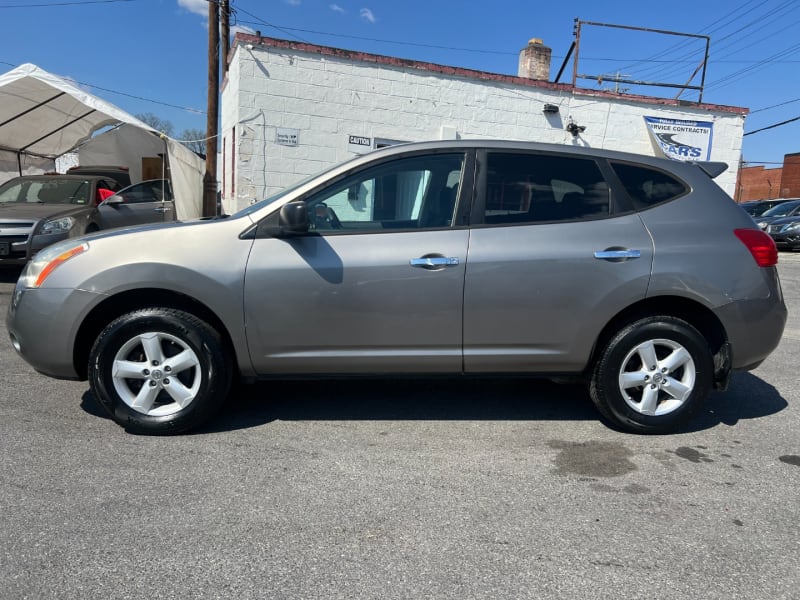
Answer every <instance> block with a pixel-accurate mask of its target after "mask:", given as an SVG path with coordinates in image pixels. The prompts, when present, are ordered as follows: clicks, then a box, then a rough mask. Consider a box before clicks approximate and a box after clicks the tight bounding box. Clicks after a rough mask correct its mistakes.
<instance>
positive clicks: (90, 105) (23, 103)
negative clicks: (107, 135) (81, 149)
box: [0, 63, 154, 158]
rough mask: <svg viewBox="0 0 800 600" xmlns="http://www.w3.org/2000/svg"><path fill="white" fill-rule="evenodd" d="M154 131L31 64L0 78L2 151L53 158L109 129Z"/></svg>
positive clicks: (0, 141)
mask: <svg viewBox="0 0 800 600" xmlns="http://www.w3.org/2000/svg"><path fill="white" fill-rule="evenodd" d="M116 123H130V124H132V125H135V126H136V127H140V128H142V129H147V130H149V131H154V130H153V128H152V127H150V126H149V125H147V124H145V123H142V122H141V121H140V120H139V119H137V118H135V117H133V116H131V115H129V114H128V113H126V112H125V111H123V110H121V109H119V108H117V107H116V106H114V105H113V104H109V103H108V102H106V101H105V100H102V99H100V98H98V97H97V96H93V95H92V94H89V93H88V92H86V91H84V90H82V89H80V88H79V87H77V86H76V85H74V84H72V83H71V82H69V81H67V80H65V79H63V78H61V77H58V76H56V75H52V74H50V73H48V72H47V71H44V70H42V69H40V68H39V67H37V66H36V65H33V64H30V63H28V64H24V65H20V66H19V67H17V68H16V69H13V70H11V71H9V72H8V73H4V74H2V75H0V149H2V150H9V151H12V152H15V153H17V152H19V153H26V154H31V155H33V156H41V157H45V158H55V157H57V156H61V155H62V154H64V153H65V152H67V151H68V150H71V149H72V148H73V147H75V146H76V145H77V144H78V143H80V142H81V141H83V140H86V139H88V138H89V137H90V136H91V135H92V133H93V132H95V131H97V130H98V129H100V128H102V127H104V126H106V125H114V124H116Z"/></svg>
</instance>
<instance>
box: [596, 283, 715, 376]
mask: <svg viewBox="0 0 800 600" xmlns="http://www.w3.org/2000/svg"><path fill="white" fill-rule="evenodd" d="M657 315H665V316H670V317H676V318H678V319H682V320H683V321H686V322H687V323H689V324H690V325H691V326H692V327H694V328H695V329H697V331H699V332H700V335H702V336H703V337H704V338H705V339H706V341H707V342H708V345H709V348H710V349H711V354H712V356H713V355H717V354H719V353H720V351H721V350H722V349H723V346H725V343H726V342H727V341H728V336H727V333H726V331H725V327H724V326H723V325H722V322H721V321H720V320H719V318H718V317H717V315H715V314H714V312H713V311H712V310H711V309H709V308H707V307H706V306H704V305H702V304H700V303H699V302H697V301H695V300H691V299H689V298H684V297H681V296H657V297H654V298H646V299H644V300H641V301H640V302H637V303H636V304H632V305H631V306H628V307H627V308H625V309H623V310H622V311H620V312H619V313H617V314H616V315H615V316H614V317H613V318H612V319H611V320H610V321H609V322H608V323H607V324H606V326H605V327H604V328H603V329H602V331H601V332H600V335H598V336H597V341H596V342H595V345H594V348H593V349H592V354H591V357H590V359H589V363H588V365H587V375H588V373H590V372H591V370H592V369H593V368H594V365H595V364H596V363H597V360H598V359H599V357H600V353H601V352H602V351H603V349H604V348H605V347H606V345H607V344H608V342H609V341H610V340H611V338H612V337H613V336H614V335H615V334H616V333H617V332H618V331H619V330H620V329H622V328H623V327H625V326H627V325H630V324H631V323H633V322H635V321H638V320H640V319H643V318H646V317H653V316H657Z"/></svg>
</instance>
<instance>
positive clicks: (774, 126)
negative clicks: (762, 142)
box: [744, 117, 800, 135]
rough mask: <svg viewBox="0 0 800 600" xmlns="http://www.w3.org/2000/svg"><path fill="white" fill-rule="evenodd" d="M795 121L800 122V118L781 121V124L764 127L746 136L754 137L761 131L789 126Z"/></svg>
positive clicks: (749, 132)
mask: <svg viewBox="0 0 800 600" xmlns="http://www.w3.org/2000/svg"><path fill="white" fill-rule="evenodd" d="M795 121H800V117H795V118H793V119H787V120H786V121H781V122H780V123H775V124H773V125H767V126H766V127H762V128H761V129H756V130H755V131H748V132H747V133H745V134H744V135H753V134H754V133H759V132H761V131H766V130H767V129H775V128H776V127H781V126H783V125H788V124H789V123H794V122H795Z"/></svg>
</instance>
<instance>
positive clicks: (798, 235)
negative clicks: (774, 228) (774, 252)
mask: <svg viewBox="0 0 800 600" xmlns="http://www.w3.org/2000/svg"><path fill="white" fill-rule="evenodd" d="M770 236H771V237H772V240H773V241H774V242H775V245H776V246H777V247H778V248H779V249H780V250H794V249H796V248H800V232H794V233H771V234H770Z"/></svg>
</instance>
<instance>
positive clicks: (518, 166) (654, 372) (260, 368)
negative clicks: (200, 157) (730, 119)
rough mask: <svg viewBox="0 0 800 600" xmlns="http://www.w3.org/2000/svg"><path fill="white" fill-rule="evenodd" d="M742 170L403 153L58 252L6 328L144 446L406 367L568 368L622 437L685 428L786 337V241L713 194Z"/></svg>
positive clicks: (30, 271) (31, 270)
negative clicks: (259, 399) (241, 402)
mask: <svg viewBox="0 0 800 600" xmlns="http://www.w3.org/2000/svg"><path fill="white" fill-rule="evenodd" d="M726 168H727V166H726V165H725V164H723V163H682V162H677V161H669V160H666V159H658V158H653V157H644V156H637V155H633V154H625V153H618V152H612V151H605V150H595V149H588V148H578V147H568V146H561V145H547V144H534V143H523V142H489V141H455V142H454V141H449V142H427V143H418V144H406V145H398V146H394V147H390V148H385V149H382V150H378V151H376V152H374V153H371V154H368V155H365V156H361V157H357V158H354V159H352V160H351V161H349V162H347V163H344V164H342V165H339V166H336V167H334V168H332V169H331V170H329V171H327V172H326V173H324V174H322V175H319V176H317V177H313V178H310V179H308V180H305V181H303V182H301V183H299V184H297V185H295V186H294V187H292V188H290V189H288V190H285V191H284V192H282V193H280V194H278V195H276V196H273V197H271V198H268V199H266V200H264V201H262V202H260V203H256V204H254V205H253V206H251V207H248V208H246V209H244V210H242V211H240V212H238V213H236V214H234V215H232V216H230V217H227V218H220V219H211V220H198V221H194V222H183V223H177V224H170V225H149V226H145V227H141V228H136V229H130V230H114V231H109V232H102V233H99V234H95V235H91V236H88V237H84V238H79V239H75V240H69V241H66V242H62V243H59V244H57V245H55V246H52V247H50V248H47V249H45V250H44V251H42V252H40V253H39V254H38V255H37V256H36V258H35V259H34V260H33V261H31V262H30V263H29V264H28V266H27V267H26V269H25V270H24V272H23V273H22V275H21V276H20V279H19V281H18V283H17V285H16V287H15V290H14V295H13V298H12V301H11V303H10V307H9V311H8V315H7V319H6V324H7V327H8V331H9V333H10V335H11V340H12V343H13V346H14V348H15V349H16V351H17V352H19V353H20V355H21V356H22V357H23V358H24V359H25V360H27V361H28V362H29V363H30V364H31V365H33V367H34V368H35V369H36V370H38V371H40V372H42V373H45V374H47V375H50V376H52V377H58V378H72V379H74V378H77V379H87V378H88V380H89V383H90V387H91V390H92V393H93V395H94V397H95V398H96V399H97V401H98V402H99V403H100V404H101V405H102V406H103V407H105V409H107V411H108V413H109V414H110V415H111V417H112V418H113V419H114V420H115V421H116V422H117V423H119V424H120V425H122V426H124V427H125V428H127V429H128V430H129V431H133V432H139V433H149V434H164V433H175V432H181V431H186V430H189V429H192V428H195V427H197V426H199V425H200V424H202V423H204V422H206V421H207V420H208V419H210V418H211V416H212V415H213V414H214V413H215V412H216V411H217V410H219V408H220V407H221V406H222V405H223V403H224V402H225V399H226V397H227V395H228V391H229V388H230V385H231V381H232V379H233V378H243V379H248V380H249V379H255V378H265V379H268V378H271V377H300V378H303V377H311V376H315V377H326V376H341V375H354V376H358V375H370V376H375V375H392V376H397V375H401V374H426V375H434V374H438V375H451V376H452V375H459V376H469V375H486V374H524V375H530V376H552V377H558V378H562V377H564V376H570V377H574V378H576V379H579V380H582V381H585V382H586V384H587V386H588V389H589V395H590V397H591V399H592V400H593V401H594V403H595V405H596V406H597V408H598V409H599V412H600V413H601V414H602V415H603V416H604V417H605V418H606V419H607V420H608V421H609V422H610V423H612V424H613V425H614V426H616V427H619V428H622V429H625V430H628V431H634V432H642V433H655V432H667V431H673V430H675V429H676V428H679V427H681V426H682V425H683V424H684V423H685V422H686V421H687V420H688V419H689V418H690V417H691V416H692V415H693V414H695V413H697V411H698V410H699V408H700V407H701V405H702V403H703V401H704V399H705V398H706V396H707V395H708V393H709V392H710V390H711V389H712V388H717V389H725V388H726V386H727V385H728V383H729V380H730V374H731V371H732V370H733V369H741V370H748V369H753V368H755V367H756V366H758V365H759V364H760V363H761V362H762V361H763V360H764V359H765V358H766V357H767V356H768V355H769V354H770V352H772V351H773V350H774V349H775V347H776V346H777V345H778V342H779V340H780V338H781V334H782V332H783V328H784V325H785V322H786V306H785V305H784V302H783V297H782V295H781V291H780V284H779V281H778V273H777V269H776V264H777V260H778V253H777V250H776V248H775V245H774V243H773V242H772V239H771V238H770V237H769V236H768V235H767V234H766V233H764V232H763V231H760V230H759V229H758V228H757V227H756V226H755V224H754V223H753V220H752V219H751V218H750V216H749V215H747V214H746V213H744V212H743V211H742V210H740V209H739V208H738V207H737V206H736V205H735V204H733V203H732V202H731V201H730V198H729V197H728V196H727V195H726V194H725V193H724V192H723V191H722V189H721V188H719V187H718V186H717V185H716V184H715V183H714V182H713V181H712V177H714V176H716V175H718V174H719V173H721V172H723V171H724V170H725V169H726ZM43 331H46V332H47V335H46V336H43V335H42V332H43ZM376 401H378V400H376ZM487 401H488V399H487ZM532 401H534V399H533V398H532Z"/></svg>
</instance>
